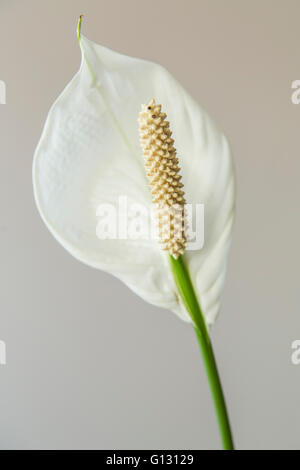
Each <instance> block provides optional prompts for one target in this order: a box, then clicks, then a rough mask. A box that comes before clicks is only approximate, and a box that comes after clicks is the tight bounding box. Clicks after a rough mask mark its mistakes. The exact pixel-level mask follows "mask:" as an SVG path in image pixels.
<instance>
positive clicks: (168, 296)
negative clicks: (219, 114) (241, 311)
mask: <svg viewBox="0 0 300 470" xmlns="http://www.w3.org/2000/svg"><path fill="white" fill-rule="evenodd" d="M81 49H82V63H81V67H80V70H79V71H78V73H77V74H76V75H75V77H74V78H73V79H72V81H71V82H70V83H69V85H68V86H67V87H66V89H65V90H64V91H63V92H62V94H61V95H60V96H59V98H58V99H57V100H56V102H55V103H54V105H53V106H52V108H51V110H50V112H49V115H48V118H47V121H46V124H45V128H44V131H43V133H42V136H41V139H40V142H39V144H38V147H37V150H36V153H35V157H34V164H33V185H34V194H35V199H36V203H37V207H38V210H39V211H40V214H41V216H42V218H43V220H44V221H45V223H46V225H47V227H48V228H49V230H50V231H51V233H52V234H53V235H54V237H55V238H56V239H57V240H58V241H59V242H60V243H61V244H62V245H63V246H64V247H65V248H66V249H67V250H68V251H69V252H70V253H71V254H72V255H73V256H75V257H76V258H77V259H79V260H80V261H82V262H84V263H86V264H88V265H90V266H93V267H95V268H98V269H102V270H104V271H107V272H109V273H111V274H113V275H115V276H117V277H118V278H119V279H121V280H122V281H123V282H124V283H126V284H127V286H129V287H130V288H131V289H132V290H133V291H134V292H136V294H138V295H140V296H141V297H142V298H143V299H144V300H146V301H148V302H150V303H152V304H155V305H157V306H159V307H164V308H167V309H169V310H172V311H173V312H175V313H176V314H178V315H179V316H180V317H181V318H182V319H184V320H187V321H190V318H189V315H188V314H187V312H186V310H185V308H184V306H183V305H182V304H181V302H180V299H179V296H178V293H177V288H176V286H175V283H174V280H173V275H172V272H171V268H170V265H169V255H168V254H167V253H166V252H164V251H163V250H162V249H161V247H160V245H159V243H158V242H157V240H153V239H152V238H142V237H141V238H139V239H137V240H134V239H132V238H130V237H129V238H127V239H118V238H116V239H105V240H103V239H102V240H100V239H99V238H98V237H97V235H96V228H97V223H98V219H99V213H98V212H97V211H98V208H99V205H100V204H103V205H105V204H110V205H112V206H114V207H115V208H116V214H117V215H118V214H119V212H118V209H119V208H120V205H119V202H118V201H119V197H120V196H124V195H126V197H127V205H128V207H129V208H133V209H134V204H136V203H139V204H143V205H144V206H145V207H147V208H149V210H150V208H152V207H153V203H152V200H151V193H150V191H149V184H148V180H147V177H146V172H145V167H144V162H143V158H142V157H141V148H140V143H139V132H138V126H137V116H138V113H139V112H140V108H141V103H147V102H148V101H149V100H150V99H151V98H152V97H154V98H155V99H156V100H157V102H158V103H161V104H162V107H163V110H164V111H165V112H166V113H167V115H168V119H169V120H170V122H171V124H172V132H173V135H172V137H173V138H174V140H175V142H176V149H177V151H178V155H179V157H180V167H181V174H182V182H183V184H184V191H185V198H186V200H187V203H190V204H197V203H198V204H204V232H205V233H204V237H205V238H204V246H203V248H202V249H197V250H191V249H189V247H188V246H187V248H186V251H185V253H184V255H183V256H184V261H185V263H186V265H187V267H188V270H189V273H190V276H191V279H192V282H193V284H194V288H195V291H196V294H197V296H198V298H199V301H200V304H201V307H202V310H203V312H204V315H205V318H206V321H207V323H208V324H212V323H213V321H214V319H215V317H216V315H217V313H218V311H219V307H220V296H221V292H222V286H223V281H224V275H225V267H226V257H227V252H228V246H229V242H230V238H231V230H232V223H233V218H234V199H235V185H234V172H233V165H232V159H231V153H230V149H229V146H228V143H227V140H226V138H225V137H224V136H223V134H222V133H221V132H220V130H219V129H218V128H217V127H216V125H215V123H214V122H213V121H212V120H211V119H210V117H209V116H208V115H207V114H206V112H205V111H204V110H203V109H202V108H201V107H200V106H199V105H198V104H197V103H196V101H195V100H194V99H193V98H191V96H190V95H189V94H188V93H187V92H186V91H185V89H184V88H183V87H182V86H181V85H180V84H179V83H178V82H177V81H176V80H175V79H174V78H173V77H172V75H170V74H169V73H168V72H167V71H166V69H164V68H163V67H161V66H160V65H157V64H154V63H152V62H147V61H144V60H140V59H135V58H133V57H128V56H125V55H121V54H118V53H116V52H113V51H111V50H109V49H107V48H105V47H102V46H99V45H98V44H95V43H93V42H91V41H89V40H88V39H86V38H85V37H83V36H81ZM195 60H196V58H195ZM178 61H179V62H180V56H179V55H178ZM200 68H201V67H200ZM198 72H199V67H198V66H195V69H194V70H189V71H188V70H186V73H190V74H191V73H194V74H195V73H198ZM46 86H49V84H46ZM199 87H200V88H201V77H200V76H199ZM204 92H205V90H203V89H202V90H201V92H199V95H200V94H203V93H204ZM131 217H132V220H130V223H135V222H136V217H138V216H137V215H136V214H135V211H134V210H133V211H132V213H131ZM118 222H119V219H118V218H117V223H118ZM117 226H118V225H117ZM116 287H117V288H118V286H117V285H116ZM124 295H125V294H124ZM99 305H101V299H99ZM102 313H103V314H104V313H108V312H107V309H106V312H102Z"/></svg>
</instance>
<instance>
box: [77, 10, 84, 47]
mask: <svg viewBox="0 0 300 470" xmlns="http://www.w3.org/2000/svg"><path fill="white" fill-rule="evenodd" d="M82 18H83V15H80V16H79V18H78V23H77V38H78V41H79V42H80V39H81V23H82Z"/></svg>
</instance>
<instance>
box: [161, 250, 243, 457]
mask: <svg viewBox="0 0 300 470" xmlns="http://www.w3.org/2000/svg"><path fill="white" fill-rule="evenodd" d="M169 259H170V265H171V269H172V272H173V276H174V279H175V283H176V286H177V288H178V292H179V294H180V296H181V298H182V301H183V303H184V305H185V307H186V309H187V311H188V313H189V314H190V317H191V319H192V321H193V323H194V328H195V332H196V336H197V339H198V342H199V346H200V349H201V352H202V357H203V361H204V365H205V369H206V373H207V377H208V382H209V385H210V389H211V393H212V397H213V401H214V405H215V410H216V415H217V419H218V423H219V429H220V434H221V438H222V443H223V448H224V449H225V450H233V449H234V445H233V439H232V434H231V429H230V423H229V418H228V414H227V409H226V403H225V399H224V394H223V390H222V385H221V381H220V377H219V373H218V369H217V364H216V360H215V356H214V352H213V348H212V344H211V340H210V337H209V333H208V330H207V327H206V323H205V320H204V316H203V313H202V310H201V307H200V305H199V302H198V299H197V296H196V294H195V291H194V287H193V284H192V281H191V279H190V276H189V273H188V270H187V268H186V266H185V264H184V261H183V258H182V257H181V256H180V257H179V258H178V259H177V260H175V259H174V258H173V257H172V256H169Z"/></svg>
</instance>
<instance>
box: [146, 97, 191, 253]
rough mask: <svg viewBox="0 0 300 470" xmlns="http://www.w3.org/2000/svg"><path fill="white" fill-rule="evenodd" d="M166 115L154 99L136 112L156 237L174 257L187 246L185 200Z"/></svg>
mask: <svg viewBox="0 0 300 470" xmlns="http://www.w3.org/2000/svg"><path fill="white" fill-rule="evenodd" d="M166 116H167V115H166V113H163V112H162V111H161V105H160V104H155V101H154V99H152V100H151V101H150V103H148V104H146V105H145V104H143V105H142V111H141V112H140V115H139V123H140V141H141V146H142V148H143V151H144V159H145V167H146V171H147V177H148V180H149V185H150V188H151V194H152V202H153V203H154V204H155V206H156V212H157V218H158V234H159V240H160V243H161V246H162V248H163V250H166V251H168V252H169V253H170V254H171V255H172V256H173V257H174V258H175V259H177V258H178V257H179V256H180V255H183V253H184V249H185V247H186V238H185V233H184V203H185V199H184V191H183V189H182V188H183V184H182V183H181V181H180V180H181V175H180V168H179V160H178V158H177V157H176V150H175V147H174V139H172V137H171V136H172V131H171V129H170V123H169V122H168V121H167V120H166Z"/></svg>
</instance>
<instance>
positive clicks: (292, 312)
mask: <svg viewBox="0 0 300 470" xmlns="http://www.w3.org/2000/svg"><path fill="white" fill-rule="evenodd" d="M81 13H84V14H85V18H84V24H83V32H84V34H85V35H86V36H88V37H89V38H90V39H93V40H94V41H96V42H99V43H102V44H104V45H106V46H109V47H110V48H112V49H115V50H117V51H120V52H123V53H126V54H129V55H132V56H137V57H143V58H147V59H150V60H154V61H157V62H160V63H162V64H163V65H165V66H166V67H167V68H168V69H169V70H170V72H171V73H173V74H174V75H175V76H176V77H177V79H179V81H181V83H182V84H183V85H184V86H185V87H186V88H187V89H188V90H189V91H190V93H191V94H192V95H193V96H194V97H195V98H196V99H197V100H198V101H199V102H200V103H201V104H202V105H203V106H204V107H205V108H206V109H207V110H208V111H209V112H210V114H211V115H212V116H213V117H215V119H216V120H217V122H218V123H219V124H220V125H221V127H222V128H223V129H224V132H225V133H226V135H227V136H228V137H229V139H230V141H231V143H232V147H233V150H234V154H235V161H236V169H237V179H238V204H237V220H236V225H235V231H234V239H233V244H232V249H231V253H230V259H229V267H228V275H227V282H226V288H225V292H224V296H223V305H222V312H221V315H220V317H219V320H218V322H217V323H216V325H215V327H214V328H213V332H212V336H213V342H214V345H215V351H216V355H217V359H218V363H219V366H220V370H221V375H222V380H223V384H224V388H225V391H226V396H227V401H228V406H229V411H230V416H231V420H232V425H233V430H234V434H235V440H236V444H237V446H238V447H239V448H240V449H249V448H250V449H279V448H284V449H299V448H300V407H299V401H300V366H298V367H297V366H294V365H292V363H291V342H292V341H293V340H294V339H299V338H300V315H299V313H300V309H299V307H300V305H299V248H298V244H299V238H300V233H299V231H300V224H299V196H300V187H299V169H300V164H299V143H300V139H299V122H300V105H298V106H297V105H293V104H292V103H291V93H292V90H291V83H292V81H293V80H296V79H300V61H299V40H300V29H299V17H300V2H299V0H288V1H287V0H251V1H250V0H248V1H246V0H226V1H225V0H199V1H196V0H186V1H180V0H160V1H158V0H152V1H145V0H110V1H109V0H102V1H96V0H82V1H80V0H62V1H58V0H51V1H50V0H47V1H46V0H44V1H37V0H26V1H25V0H22V1H14V0H8V1H3V0H0V18H1V24H0V59H1V60H0V79H2V80H4V81H5V82H6V84H7V104H6V105H1V106H0V133H1V137H0V152H1V161H0V165H1V167H0V178H1V186H0V206H1V220H0V237H1V244H0V247H1V248H0V249H1V258H0V259H1V273H0V276H1V277H0V283H1V291H0V292H1V293H0V295H1V297H0V308H1V316H0V339H2V340H4V341H5V342H6V345H7V365H6V366H0V446H1V448H3V449H9V448H13V449H15V448H25V449H29V448H33V449H39V448H52V449H55V448H57V449H61V448H72V449H79V448H119V449H128V448H134V449H143V448H144V449H147V448H152V449H155V448H158V449H163V448H169V449H180V448H181V449H185V448H186V449H188V448H191V449H196V448H207V449H211V448H219V447H220V442H219V436H218V430H217V425H216V421H215V416H214V411H213V407H212V403H211V398H210V393H209V389H208V385H207V381H206V376H205V373H204V369H203V366H202V363H201V359H200V355H199V352H198V347H197V344H196V340H195V338H194V333H193V331H192V329H191V328H190V327H189V326H187V325H186V324H184V323H182V322H181V321H180V320H178V319H177V318H176V317H175V316H174V315H173V314H171V313H169V312H167V311H164V310H160V309H157V308H155V307H152V306H151V305H148V304H146V303H144V302H143V301H142V300H141V299H140V298H138V297H137V296H135V295H134V294H133V293H132V292H131V291H129V290H128V289H127V288H126V287H125V286H124V285H123V284H121V282H119V281H118V280H116V279H114V278H112V277H111V276H109V275H107V274H105V273H102V272H100V271H96V270H93V269H90V268H88V267H86V266H84V265H82V264H80V263H79V262H77V261H76V260H75V259H73V258H72V257H71V256H70V255H69V254H68V253H67V252H66V251H64V249H63V248H61V247H60V246H59V245H58V244H57V242H56V241H55V240H54V239H53V238H52V236H51V235H50V233H49V232H48V231H47V229H46V227H45V226H44V225H43V223H42V221H41V219H40V217H39V215H38V213H37V210H36V208H35V204H34V200H33V195H32V185H31V164H32V155H33V152H34V149H35V146H36V144H37V141H38V139H39V136H40V134H41V131H42V127H43V124H44V121H45V118H46V114H47V111H48V109H49V107H50V105H51V104H52V102H53V101H54V99H55V98H56V97H57V95H58V94H59V93H60V91H61V90H62V89H63V88H64V86H65V85H66V84H67V82H68V81H69V80H70V79H71V78H72V76H73V74H74V73H75V72H76V71H77V69H78V68H79V64H80V53H79V48H78V45H77V40H76V34H75V30H76V22H77V18H78V16H79V14H81ZM146 30H147V31H148V32H147V33H145V31H146Z"/></svg>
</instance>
